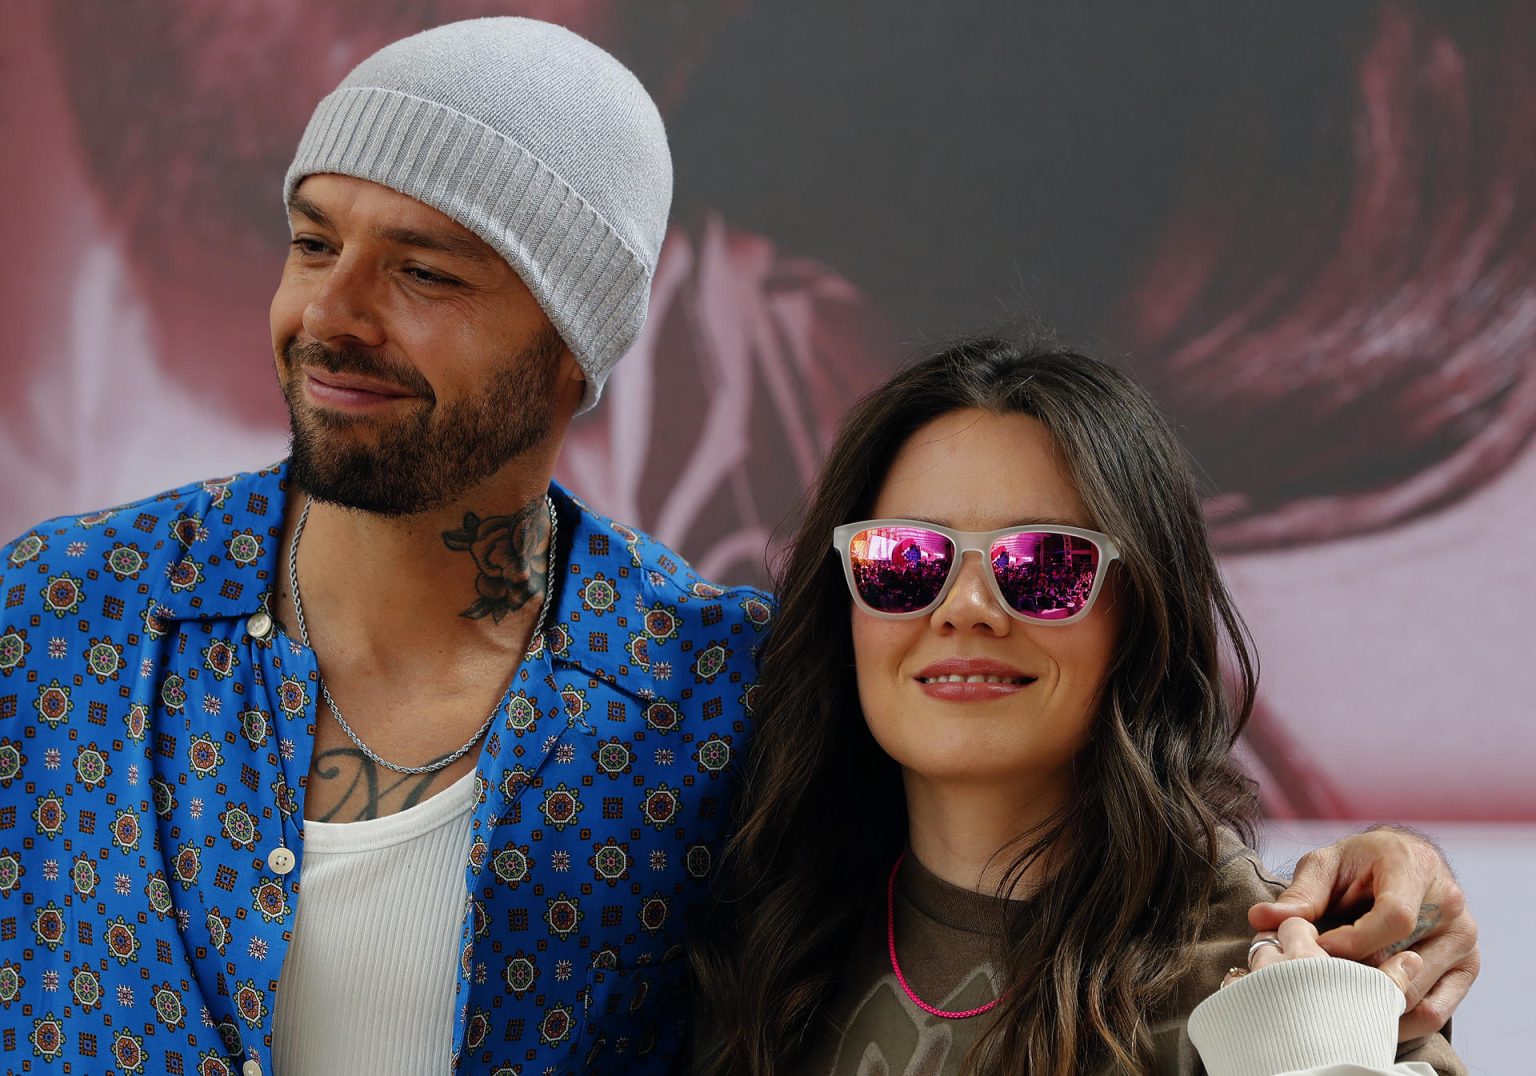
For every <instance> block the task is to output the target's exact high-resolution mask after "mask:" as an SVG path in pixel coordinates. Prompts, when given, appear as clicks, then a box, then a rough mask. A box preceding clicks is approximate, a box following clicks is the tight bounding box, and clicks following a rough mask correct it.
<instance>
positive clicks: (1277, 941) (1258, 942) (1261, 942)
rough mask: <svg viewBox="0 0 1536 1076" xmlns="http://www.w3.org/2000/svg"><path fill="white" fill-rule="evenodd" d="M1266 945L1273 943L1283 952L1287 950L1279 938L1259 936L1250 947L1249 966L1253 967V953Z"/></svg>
mask: <svg viewBox="0 0 1536 1076" xmlns="http://www.w3.org/2000/svg"><path fill="white" fill-rule="evenodd" d="M1266 945H1273V946H1274V947H1275V948H1276V949H1279V950H1280V951H1281V952H1282V953H1283V952H1285V946H1283V945H1281V944H1280V939H1279V938H1258V939H1256V940H1255V941H1254V943H1253V944H1252V945H1250V946H1249V947H1248V966H1249V967H1250V968H1251V967H1253V954H1254V953H1256V952H1258V951H1259V950H1260V949H1262V948H1264V947H1265V946H1266Z"/></svg>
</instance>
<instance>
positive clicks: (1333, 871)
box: [1248, 845, 1339, 930]
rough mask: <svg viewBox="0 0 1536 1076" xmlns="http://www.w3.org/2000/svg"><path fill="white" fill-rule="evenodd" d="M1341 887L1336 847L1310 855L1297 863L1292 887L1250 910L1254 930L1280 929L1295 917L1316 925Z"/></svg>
mask: <svg viewBox="0 0 1536 1076" xmlns="http://www.w3.org/2000/svg"><path fill="white" fill-rule="evenodd" d="M1338 886H1339V854H1338V853H1337V852H1336V851H1334V849H1333V846H1332V845H1330V846H1328V847H1326V848H1319V849H1316V850H1315V851H1312V852H1308V853H1307V854H1306V855H1304V856H1302V857H1301V859H1299V860H1297V862H1296V874H1295V876H1294V877H1292V878H1291V884H1290V885H1288V886H1286V887H1285V889H1284V890H1282V891H1281V893H1280V895H1279V896H1278V897H1276V898H1275V899H1274V900H1270V901H1264V902H1262V903H1259V904H1255V905H1254V906H1253V907H1252V908H1249V909H1248V924H1249V925H1250V926H1252V927H1253V929H1254V930H1279V929H1280V924H1281V923H1283V922H1285V921H1286V920H1287V919H1289V918H1291V917H1292V916H1300V917H1301V918H1303V919H1307V920H1311V921H1312V922H1316V921H1317V920H1318V919H1319V918H1320V917H1321V916H1322V914H1323V912H1324V911H1326V910H1327V908H1328V905H1329V903H1330V902H1331V901H1332V899H1333V896H1334V893H1335V891H1336V889H1337V888H1338Z"/></svg>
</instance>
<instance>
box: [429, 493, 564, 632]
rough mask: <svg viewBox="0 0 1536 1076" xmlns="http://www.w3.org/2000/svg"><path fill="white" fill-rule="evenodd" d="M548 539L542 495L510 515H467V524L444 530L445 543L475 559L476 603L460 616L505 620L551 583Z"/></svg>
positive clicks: (546, 518)
mask: <svg viewBox="0 0 1536 1076" xmlns="http://www.w3.org/2000/svg"><path fill="white" fill-rule="evenodd" d="M548 541H549V515H548V512H547V511H546V510H545V507H544V498H543V497H538V498H536V499H534V500H532V501H530V502H529V503H528V504H526V505H524V506H523V507H522V508H520V509H519V510H518V511H517V512H516V513H515V514H513V515H510V516H487V517H486V518H484V519H482V518H481V517H480V516H478V515H476V514H475V513H473V512H465V513H464V525H463V526H462V527H460V528H459V529H458V530H452V531H444V532H443V544H444V545H446V546H447V547H448V548H449V549H452V550H454V551H455V552H467V553H469V554H470V555H471V556H472V557H473V558H474V560H475V569H476V572H477V574H476V576H475V593H476V597H475V601H474V603H473V604H472V605H470V606H469V608H467V609H465V610H464V611H463V612H462V613H460V614H459V615H460V616H466V617H469V618H471V619H473V620H479V619H481V618H483V617H487V616H488V617H490V618H491V619H492V620H494V621H495V622H496V623H498V624H499V623H501V620H502V618H503V617H505V616H506V615H507V614H508V613H514V612H516V611H517V610H519V609H521V608H522V607H523V606H525V605H527V604H528V603H529V602H530V601H532V600H533V599H534V598H535V597H537V596H538V595H540V594H543V593H544V591H545V589H546V588H547V586H548V582H549V581H548V580H547V579H546V578H545V565H546V560H547V553H548Z"/></svg>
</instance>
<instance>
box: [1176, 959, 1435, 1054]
mask: <svg viewBox="0 0 1536 1076" xmlns="http://www.w3.org/2000/svg"><path fill="white" fill-rule="evenodd" d="M1405 1005H1406V1002H1405V1000H1404V998H1403V992H1402V991H1401V990H1399V989H1398V988H1397V984H1396V983H1394V982H1393V981H1392V980H1391V979H1389V978H1387V976H1386V974H1385V973H1384V972H1381V971H1378V970H1377V969H1375V968H1372V967H1368V966H1366V965H1364V964H1356V963H1355V962H1354V961H1352V960H1339V959H1334V958H1331V957H1316V958H1309V959H1305V960H1284V961H1281V962H1280V963H1278V964H1271V965H1269V966H1268V967H1264V968H1260V969H1259V970H1258V971H1255V972H1250V973H1249V974H1247V975H1245V976H1243V977H1242V978H1241V979H1239V980H1238V981H1237V982H1235V983H1233V984H1232V985H1231V986H1229V987H1227V988H1226V989H1225V990H1218V991H1216V992H1215V993H1214V994H1212V995H1211V996H1210V997H1208V998H1206V999H1205V1000H1204V1001H1202V1002H1201V1003H1200V1004H1199V1005H1198V1006H1196V1008H1195V1011H1194V1012H1193V1013H1191V1014H1190V1017H1189V1037H1190V1040H1191V1041H1192V1042H1194V1044H1195V1048H1196V1049H1198V1050H1199V1051H1200V1059H1201V1061H1203V1062H1204V1063H1205V1068H1206V1071H1207V1072H1209V1073H1210V1074H1211V1076H1277V1074H1280V1073H1290V1072H1296V1071H1298V1070H1300V1071H1306V1070H1309V1069H1314V1070H1315V1069H1325V1070H1326V1069H1327V1068H1328V1067H1330V1066H1335V1065H1337V1066H1348V1065H1358V1066H1362V1067H1365V1068H1367V1069H1368V1070H1374V1071H1388V1070H1389V1069H1388V1066H1391V1065H1392V1063H1393V1060H1394V1059H1395V1057H1396V1055H1397V1018H1398V1017H1399V1016H1401V1015H1402V1013H1403V1009H1404V1007H1405ZM1342 1071H1343V1072H1348V1071H1350V1070H1349V1069H1348V1068H1342ZM1407 1071H1412V1070H1407Z"/></svg>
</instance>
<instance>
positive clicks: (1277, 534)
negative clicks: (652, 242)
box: [0, 0, 1536, 886]
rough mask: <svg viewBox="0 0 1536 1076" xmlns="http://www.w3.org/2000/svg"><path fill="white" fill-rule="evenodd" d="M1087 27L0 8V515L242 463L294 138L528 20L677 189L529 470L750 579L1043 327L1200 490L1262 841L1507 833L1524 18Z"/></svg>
mask: <svg viewBox="0 0 1536 1076" xmlns="http://www.w3.org/2000/svg"><path fill="white" fill-rule="evenodd" d="M1091 8H1092V10H1091V11H1089V10H1083V9H1080V7H1079V6H1078V5H1032V4H1009V5H1003V4H977V5H962V6H960V7H957V8H955V9H953V10H950V9H945V14H944V15H943V17H942V19H940V18H939V16H937V15H936V14H935V11H936V9H935V8H933V7H932V5H928V4H921V3H918V2H917V0H891V2H889V3H887V4H883V5H881V6H880V7H879V8H878V12H877V9H875V8H869V7H865V6H864V5H827V4H818V3H814V2H812V0H781V2H778V3H775V4H772V5H769V4H762V3H759V4H755V5H754V4H752V3H750V0H720V2H708V0H665V2H655V3H645V4H637V3H628V4H626V3H620V2H602V0H583V2H579V3H578V2H573V0H562V2H558V3H556V2H554V0H542V2H528V3H518V2H499V0H436V2H432V0H420V2H405V0H401V2H395V3H389V4H377V3H363V2H361V0H346V2H340V0H336V2H325V3H300V2H298V0H247V2H243V3H230V4H215V3H204V2H195V0H157V2H143V3H120V2H107V0H100V2H90V0H78V2H74V3H58V4H47V3H42V2H32V0H29V2H22V3H14V4H10V5H7V6H6V8H5V11H4V12H3V14H0V20H3V23H4V34H3V36H0V83H3V86H0V89H3V92H4V97H3V99H4V100H5V101H6V102H7V104H6V106H5V108H4V110H3V111H0V128H3V133H4V141H5V144H6V145H7V146H8V147H9V151H8V152H7V154H6V166H5V171H4V180H3V182H4V185H5V193H6V197H5V198H4V199H3V201H0V216H3V230H4V234H6V235H7V236H9V237H11V240H12V251H13V256H12V257H11V258H10V259H8V260H7V263H6V266H5V269H4V270H3V273H4V287H3V288H0V309H3V314H4V318H5V324H6V326H7V328H8V333H7V342H6V348H5V359H4V374H5V377H4V382H3V384H4V392H3V393H0V458H3V459H4V460H5V464H6V466H5V467H4V468H3V470H0V531H3V532H5V538H7V539H8V538H10V537H12V536H14V535H15V534H19V533H20V532H22V531H23V530H24V529H25V528H27V527H29V526H31V525H32V524H34V523H35V522H37V521H39V520H41V519H43V518H46V517H49V516H52V515H56V514H60V513H65V512H80V511H84V510H87V509H92V508H98V507H103V506H105V505H109V504H114V503H119V502H122V501H125V500H129V499H133V498H136V497H139V496H143V495H145V494H148V493H151V492H154V491H155V490H158V489H161V488H164V487H168V486H171V485H175V484H179V483H181V482H184V481H188V480H191V479H195V478H201V477H208V476H212V475H215V474H222V473H228V472H230V471H234V470H239V469H245V468H250V467H255V466H260V465H262V464H265V463H268V462H271V461H272V460H274V459H277V458H279V457H281V456H282V455H283V454H284V451H285V442H286V429H285V420H284V413H283V409H282V405H281V400H280V397H279V395H278V393H277V391H276V387H275V382H274V380H273V377H272V373H271V358H270V351H269V344H268V337H267V329H266V316H265V315H266V306H267V303H268V301H269V299H270V294H271V289H272V287H273V285H274V283H275V281H276V277H277V271H278V265H279V263H280V260H281V258H282V256H283V249H284V243H285V241H286V231H285V227H284V218H283V214H282V208H281V205H280V198H279V194H280V181H281V176H282V172H283V169H284V168H285V166H286V164H287V161H288V158H289V155H290V154H291V152H292V149H293V146H294V145H295V143H296V140H297V137H298V134H299V132H300V131H301V129H302V127H303V124H304V121H305V120H306V118H307V116H308V113H309V110H310V109H311V108H312V106H313V104H314V102H315V101H316V100H317V99H318V98H319V97H320V96H322V95H323V94H324V93H325V92H326V91H327V90H328V89H329V88H330V87H331V86H332V85H334V83H335V82H336V81H338V80H339V79H340V78H341V77H342V75H344V74H345V73H346V71H347V70H348V69H349V68H350V67H351V66H352V65H353V64H354V63H355V62H356V61H357V60H358V59H360V58H361V57H362V56H364V55H366V54H367V53H368V52H370V51H372V50H373V49H374V48H376V47H378V46H379V45H381V44H383V43H385V42H386V41H389V40H391V39H393V38H395V37H398V36H402V35H404V34H405V33H408V32H411V31H413V30H416V29H418V28H421V27H424V26H427V25H432V24H435V23H438V22H442V21H446V20H448V19H450V18H457V17H465V16H471V15H479V14H490V13H500V12H510V13H522V14H531V15H537V16H540V17H545V18H551V19H553V20H555V21H560V22H564V23H567V24H569V25H571V26H572V27H573V28H575V29H577V30H579V31H580V32H582V33H585V34H587V35H588V36H590V37H592V38H594V39H595V40H597V41H599V42H600V43H602V44H603V45H605V46H606V47H608V48H609V49H611V50H612V51H614V52H615V53H617V54H618V55H619V56H620V57H621V58H622V59H624V60H625V61H626V62H627V63H629V64H630V65H631V66H632V67H633V68H634V69H635V71H636V72H637V74H639V75H640V76H641V78H642V79H643V80H644V81H645V82H646V83H647V85H648V86H649V87H650V88H651V89H652V91H653V93H654V94H655V95H656V97H657V99H658V101H659V102H660V104H661V105H662V108H663V111H664V113H665V115H666V117H667V122H668V126H669V131H670V136H671V139H672V142H673V148H674V153H675V155H676V159H677V165H678V188H677V198H676V203H675V207H674V216H673V224H672V228H671V231H670V234H669V237H668V241H667V244H666V247H665V250H664V253H663V257H662V260H661V265H660V268H659V270H658V274H657V280H656V287H655V296H654V305H653V309H652V316H651V321H650V324H649V326H648V329H647V331H646V333H645V335H644V337H643V339H642V340H641V341H640V343H639V345H638V346H637V347H636V348H635V350H634V351H633V352H632V353H631V354H630V355H629V356H628V357H627V358H626V359H625V360H624V362H623V363H622V364H621V366H620V367H619V371H618V373H617V374H616V375H615V378H614V380H613V381H612V383H611V385H610V388H609V390H608V391H607V393H606V394H605V397H604V401H603V403H602V405H601V406H600V408H599V409H598V410H597V411H596V412H595V413H594V414H593V415H591V416H589V417H588V418H586V419H584V420H582V422H581V423H580V424H579V426H578V428H577V429H576V431H575V433H574V436H573V437H572V440H571V442H570V444H569V446H568V449H567V452H566V454H565V456H564V458H563V461H562V465H561V471H560V473H561V477H562V478H563V480H565V481H566V482H567V483H568V484H569V485H570V486H572V487H573V488H574V489H575V490H577V491H578V492H579V493H581V494H583V495H584V496H585V497H587V498H588V499H589V500H590V501H591V502H592V503H593V504H594V505H596V506H597V507H599V508H600V509H602V510H604V511H606V512H608V513H610V514H612V515H615V516H617V517H618V518H620V519H623V520H624V521H626V522H629V523H632V524H635V525H638V526H640V527H642V528H644V529H647V530H650V531H651V532H653V533H655V534H657V535H658V536H659V537H661V538H662V539H664V540H666V541H668V542H669V543H671V544H673V545H675V546H676V547H678V548H679V549H681V551H683V552H684V553H685V554H686V555H688V556H689V557H690V559H692V560H693V561H694V562H695V563H696V564H698V565H699V566H700V567H701V568H702V569H703V570H704V571H705V572H706V573H709V574H712V575H715V576H717V577H722V578H725V579H730V580H742V579H750V580H761V579H762V578H764V567H763V566H764V549H765V547H768V546H769V545H770V544H771V542H772V540H773V538H774V535H775V533H776V531H777V530H778V529H779V528H780V526H781V524H782V522H783V520H784V519H785V518H786V517H787V516H788V515H789V514H790V513H791V512H792V511H793V510H794V503H795V498H796V497H797V496H798V494H799V492H800V490H801V489H802V488H803V486H804V483H805V481H806V480H807V478H808V477H809V476H810V475H811V474H812V473H813V471H814V469H815V467H816V465H817V463H818V461H819V459H820V454H821V452H822V450H823V448H824V446H825V444H826V442H827V439H828V437H829V434H830V432H831V430H832V428H833V427H834V425H835V423H836V420H837V418H838V416H839V415H840V413H841V411H842V410H843V408H844V407H846V405H847V404H848V403H849V402H850V401H851V400H852V399H854V398H855V397H856V396H857V395H858V394H859V393H860V392H861V391H862V390H863V389H864V388H866V387H868V386H869V385H870V384H872V383H873V382H874V381H875V380H876V379H878V378H879V377H880V376H882V375H883V373H884V372H885V371H887V370H889V369H892V368H894V367H895V366H896V365H897V364H899V363H900V362H901V361H902V359H903V358H905V357H907V356H909V355H912V354H914V353H916V352H917V351H919V350H921V349H922V348H923V346H924V345H925V344H927V343H929V342H932V341H933V340H935V339H939V338H943V337H945V336H947V335H949V334H952V333H955V332H960V331H966V330H975V329H980V328H986V327H991V326H996V325H998V324H1000V323H1006V322H1007V321H1008V320H1010V319H1013V318H1016V317H1018V316H1019V315H1021V314H1024V313H1033V314H1040V315H1043V316H1044V317H1046V318H1047V319H1048V320H1050V321H1051V322H1053V323H1055V324H1056V325H1057V326H1058V327H1060V328H1061V329H1062V330H1063V331H1064V333H1065V335H1066V336H1067V337H1068V338H1069V339H1071V340H1074V341H1081V342H1083V343H1084V344H1085V345H1086V346H1087V347H1088V348H1089V349H1090V350H1092V351H1094V352H1096V353H1098V354H1100V355H1102V356H1104V357H1106V358H1109V359H1110V360H1111V361H1116V362H1119V363H1121V364H1122V365H1124V366H1125V367H1126V368H1127V369H1129V370H1130V371H1131V372H1132V373H1133V374H1134V375H1135V376H1137V377H1138V378H1140V379H1141V380H1142V381H1143V382H1144V383H1145V384H1147V385H1148V386H1149V387H1151V388H1152V389H1153V391H1154V392H1155V393H1156V395H1157V396H1158V398H1159V400H1160V401H1161V402H1162V403H1163V405H1164V407H1165V408H1166V409H1167V410H1168V412H1169V413H1170V414H1171V415H1172V416H1173V417H1174V419H1175V421H1176V422H1177V423H1178V426H1179V429H1180V431H1181V433H1182V435H1183V436H1184V437H1185V438H1186V441H1187V443H1188V445H1189V447H1190V449H1191V451H1192V452H1193V453H1194V455H1195V457H1196V459H1197V461H1198V462H1199V464H1200V466H1201V467H1202V469H1203V470H1204V472H1205V474H1206V476H1207V478H1208V483H1209V490H1210V497H1209V501H1208V508H1209V514H1210V518H1211V520H1212V523H1213V526H1214V529H1215V532H1216V534H1217V536H1218V539H1219V541H1220V543H1221V546H1222V549H1223V552H1224V558H1225V560H1224V563H1225V568H1226V570H1227V572H1228V574H1229V577H1230V580H1231V582H1232V584H1233V587H1234V589H1235V591H1236V592H1237V596H1238V599H1239V601H1240V603H1241V605H1242V608H1243V611H1244V613H1245V615H1246V616H1247V618H1248V620H1249V623H1250V626H1251V627H1252V629H1253V632H1254V635H1255V637H1256V640H1257V643H1258V646H1259V650H1260V654H1261V657H1262V659H1263V662H1264V672H1263V678H1262V685H1261V686H1262V710H1261V712H1260V714H1259V715H1258V717H1257V719H1256V720H1255V722H1254V724H1253V726H1252V728H1251V731H1250V733H1249V735H1248V736H1247V738H1246V742H1245V744H1244V751H1245V754H1246V756H1247V758H1248V760H1249V762H1250V764H1251V765H1252V767H1253V769H1254V770H1255V772H1256V773H1257V774H1258V775H1260V777H1261V778H1262V780H1263V783H1264V789H1265V800H1266V805H1267V807H1268V809H1269V811H1270V812H1271V814H1272V815H1274V816H1275V817H1276V818H1280V819H1285V818H1320V819H1337V820H1354V819H1364V820H1375V819H1377V818H1395V819H1403V820H1415V819H1423V820H1432V821H1440V822H1467V823H1532V822H1536V780H1532V775H1533V772H1536V702H1533V696H1532V691H1531V689H1530V686H1529V682H1528V681H1529V676H1528V673H1527V667H1528V665H1529V662H1530V659H1531V655H1532V652H1533V642H1536V632H1533V631H1532V627H1531V616H1532V610H1533V609H1536V539H1533V537H1532V535H1533V534H1536V440H1533V437H1532V434H1533V432H1536V358H1533V344H1536V194H1533V192H1536V139H1532V138H1531V137H1530V131H1531V129H1532V126H1533V122H1536V65H1533V64H1532V63H1531V58H1532V57H1533V56H1536V10H1533V9H1532V8H1531V7H1530V5H1526V4H1520V3H1517V2H1514V0H1509V2H1490V3H1483V4H1477V5H1441V4H1431V3H1428V2H1427V0H1426V2H1423V3H1394V2H1383V3H1369V4H1359V5H1337V4H1323V3H1298V4H1287V5H1259V4H1256V3H1255V4H1248V3H1239V4H1230V5H1222V6H1220V7H1212V6H1210V5H1201V6H1198V7H1197V6H1195V5H1187V6H1186V5H1166V6H1165V5H1155V6H1152V5H1143V4H1138V3H1134V2H1131V0H1125V2H1121V3H1112V4H1106V5H1092V6H1091ZM1510 832H1516V831H1515V830H1511V831H1510ZM1520 832H1524V831H1520ZM1511 847H1513V846H1511ZM1522 884H1524V885H1527V886H1529V885H1530V884H1531V882H1530V880H1529V879H1527V881H1526V882H1524V883H1522Z"/></svg>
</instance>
